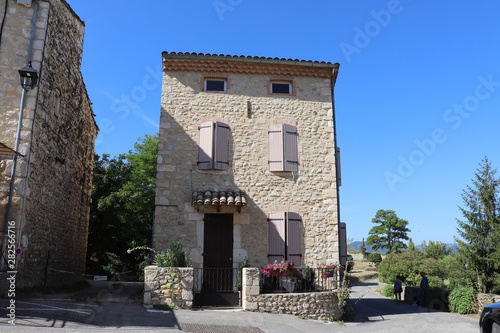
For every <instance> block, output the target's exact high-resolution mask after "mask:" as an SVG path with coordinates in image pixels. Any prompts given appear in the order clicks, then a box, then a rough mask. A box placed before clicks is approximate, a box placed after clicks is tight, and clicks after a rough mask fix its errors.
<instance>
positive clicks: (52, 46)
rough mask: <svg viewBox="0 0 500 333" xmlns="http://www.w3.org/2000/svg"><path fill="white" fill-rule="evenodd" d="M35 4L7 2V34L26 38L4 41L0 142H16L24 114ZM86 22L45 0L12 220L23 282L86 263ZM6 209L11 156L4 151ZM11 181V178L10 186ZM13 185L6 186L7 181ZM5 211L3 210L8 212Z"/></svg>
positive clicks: (89, 144) (0, 49)
mask: <svg viewBox="0 0 500 333" xmlns="http://www.w3.org/2000/svg"><path fill="white" fill-rule="evenodd" d="M33 12H34V6H32V7H30V8H28V7H24V6H20V5H16V4H15V2H10V3H9V9H8V16H7V19H6V27H9V28H8V30H6V31H8V32H4V34H6V35H7V34H8V35H9V36H11V34H16V33H17V35H16V37H15V38H13V40H18V39H19V40H22V41H23V43H19V44H16V45H15V47H14V46H12V45H11V46H10V47H8V45H3V43H2V45H0V54H1V59H2V60H5V61H2V65H4V66H5V68H7V67H9V66H10V70H6V71H5V72H6V73H7V72H8V73H11V76H12V80H11V81H9V85H4V86H3V88H8V89H5V94H9V96H11V98H10V99H9V104H8V105H2V109H3V108H4V107H5V110H7V112H8V113H9V119H8V120H6V121H4V122H3V123H1V124H0V129H1V138H0V141H2V142H5V143H7V144H8V145H9V146H13V145H14V141H15V133H16V126H17V117H18V115H19V104H20V102H19V101H20V95H21V92H20V90H21V89H20V87H19V83H18V82H19V76H18V74H17V70H18V69H19V68H21V67H23V66H25V63H26V56H27V53H26V52H27V51H25V50H27V49H28V43H29V36H30V31H31V19H32V17H33ZM83 33H84V24H83V22H82V21H81V20H80V19H79V18H78V16H77V15H76V14H75V13H74V12H73V11H72V10H71V8H70V7H69V5H68V4H67V3H66V2H65V1H63V0H49V1H39V8H38V13H37V23H36V30H35V40H34V43H33V46H34V49H33V54H32V56H33V58H32V65H33V67H34V68H35V69H36V70H37V71H38V73H39V76H40V78H39V83H38V85H37V86H36V87H35V89H33V90H30V91H28V92H27V93H26V96H27V99H26V104H25V109H24V114H25V117H24V119H23V130H22V135H21V141H20V152H21V153H22V154H24V155H25V156H24V157H22V158H19V159H18V161H19V163H18V173H17V175H16V188H15V193H16V196H15V205H14V206H13V208H14V210H13V214H12V216H11V219H12V220H15V221H16V226H17V236H18V239H17V242H18V243H17V246H18V247H20V248H21V249H22V254H21V255H20V256H19V257H18V258H17V260H18V267H17V270H18V278H17V282H18V286H31V285H40V284H44V283H46V284H58V283H70V282H72V281H74V280H78V279H81V278H82V275H83V273H84V269H85V253H86V244H87V231H88V219H89V213H90V194H91V180H92V179H91V177H92V166H93V148H94V141H95V137H96V134H97V126H96V124H95V121H94V116H93V113H92V108H91V104H90V100H89V97H88V95H87V91H86V88H85V85H84V83H83V78H82V76H81V72H80V67H81V58H82V46H83ZM2 165H5V167H4V168H3V170H1V171H2V174H3V179H2V186H3V187H2V198H1V199H2V208H3V207H5V203H6V197H7V195H8V183H9V180H10V168H11V161H10V160H9V159H3V158H2ZM5 184H7V185H5ZM6 187H7V188H6ZM2 216H5V214H3V215H2Z"/></svg>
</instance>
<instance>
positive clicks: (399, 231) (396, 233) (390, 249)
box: [366, 209, 410, 253]
mask: <svg viewBox="0 0 500 333" xmlns="http://www.w3.org/2000/svg"><path fill="white" fill-rule="evenodd" d="M372 223H375V224H377V225H376V226H374V227H372V228H371V230H370V232H369V235H370V236H369V237H368V239H367V240H366V244H368V245H371V247H372V249H373V250H374V251H377V250H378V249H386V250H387V253H399V252H401V251H402V250H404V249H406V245H405V243H403V241H404V240H408V232H410V229H408V228H407V225H408V221H406V220H403V219H401V218H399V217H398V216H397V215H396V213H395V212H394V211H393V210H383V209H380V210H378V211H377V213H376V214H375V217H374V218H373V219H372Z"/></svg>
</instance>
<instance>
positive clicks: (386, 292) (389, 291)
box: [380, 284, 394, 298]
mask: <svg viewBox="0 0 500 333" xmlns="http://www.w3.org/2000/svg"><path fill="white" fill-rule="evenodd" d="M380 293H381V294H382V296H385V297H391V298H392V297H394V287H393V286H391V285H390V284H388V285H386V286H385V287H384V288H383V289H382V291H381V292H380Z"/></svg>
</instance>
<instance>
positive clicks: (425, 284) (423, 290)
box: [418, 272, 429, 306]
mask: <svg viewBox="0 0 500 333" xmlns="http://www.w3.org/2000/svg"><path fill="white" fill-rule="evenodd" d="M420 276H421V277H422V280H420V290H419V297H418V300H419V305H420V306H426V305H427V302H426V301H427V289H429V279H428V278H427V275H426V274H425V272H420Z"/></svg>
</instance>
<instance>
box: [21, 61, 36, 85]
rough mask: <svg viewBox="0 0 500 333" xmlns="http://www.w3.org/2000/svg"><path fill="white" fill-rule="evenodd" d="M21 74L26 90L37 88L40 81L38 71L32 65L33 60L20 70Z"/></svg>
mask: <svg viewBox="0 0 500 333" xmlns="http://www.w3.org/2000/svg"><path fill="white" fill-rule="evenodd" d="M19 75H20V76H21V86H22V87H23V89H24V90H28V89H33V88H35V86H36V83H37V81H38V73H37V72H36V70H35V69H34V68H33V67H31V61H30V62H29V64H28V66H26V67H23V68H21V69H20V70H19Z"/></svg>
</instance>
